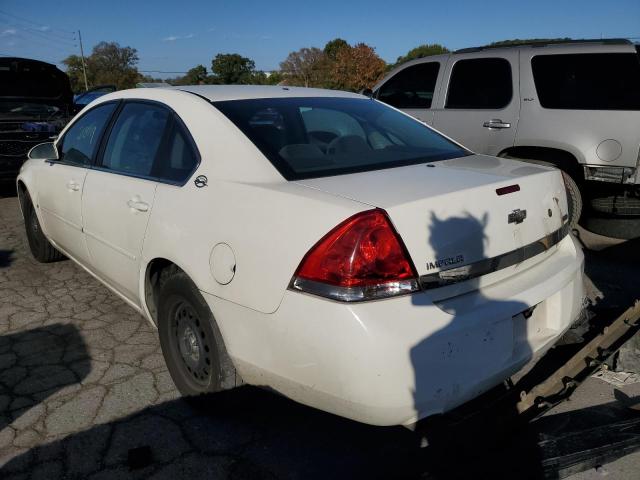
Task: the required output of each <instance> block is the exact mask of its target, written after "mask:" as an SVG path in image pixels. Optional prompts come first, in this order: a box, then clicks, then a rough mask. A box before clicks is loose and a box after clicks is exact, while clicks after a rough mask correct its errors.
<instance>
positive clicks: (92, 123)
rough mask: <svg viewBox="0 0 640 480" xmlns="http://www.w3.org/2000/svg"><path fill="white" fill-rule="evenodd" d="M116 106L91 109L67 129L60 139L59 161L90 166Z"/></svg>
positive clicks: (107, 105) (101, 106)
mask: <svg viewBox="0 0 640 480" xmlns="http://www.w3.org/2000/svg"><path fill="white" fill-rule="evenodd" d="M116 105H117V104H116V103H107V104H104V105H100V106H98V107H96V108H93V109H91V111H89V112H87V113H86V114H85V115H83V116H82V117H81V118H80V119H79V120H78V121H77V122H75V123H74V124H73V125H72V126H71V127H69V130H67V131H66V133H65V134H64V137H63V138H62V147H61V148H60V160H61V161H63V162H65V163H70V164H72V165H79V166H89V165H91V163H92V161H93V156H94V154H95V153H96V148H97V147H98V143H99V142H100V137H101V136H102V132H103V131H104V128H105V126H106V125H107V122H108V121H109V118H111V114H112V113H113V111H114V110H115V108H116Z"/></svg>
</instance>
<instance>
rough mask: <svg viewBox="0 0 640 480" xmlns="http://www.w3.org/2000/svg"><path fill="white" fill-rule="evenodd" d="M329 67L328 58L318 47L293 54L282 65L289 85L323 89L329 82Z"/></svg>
mask: <svg viewBox="0 0 640 480" xmlns="http://www.w3.org/2000/svg"><path fill="white" fill-rule="evenodd" d="M327 67H328V63H327V56H326V55H325V53H324V52H323V51H322V50H320V49H319V48H316V47H311V48H301V49H300V50H298V51H296V52H291V53H290V54H289V55H288V56H287V58H286V59H285V60H284V61H283V62H282V63H280V70H281V71H282V73H283V74H284V75H285V80H286V82H287V84H288V85H298V86H303V87H323V86H324V85H325V83H326V80H327V74H328V68H327Z"/></svg>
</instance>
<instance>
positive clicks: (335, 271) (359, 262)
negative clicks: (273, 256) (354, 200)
mask: <svg viewBox="0 0 640 480" xmlns="http://www.w3.org/2000/svg"><path fill="white" fill-rule="evenodd" d="M291 288H292V289H294V290H300V291H303V292H307V293H312V294H315V295H320V296H323V297H328V298H331V299H334V300H340V301H345V302H353V301H361V300H373V299H378V298H384V297H389V296H393V295H402V294H405V293H410V292H414V291H416V290H418V277H417V274H416V270H415V267H414V266H413V264H412V263H411V259H410V258H409V255H408V254H407V250H406V248H405V246H404V245H403V243H402V240H401V239H400V237H399V236H398V233H397V232H396V231H395V229H394V228H393V226H392V225H391V222H390V221H389V218H388V217H387V213H386V212H385V211H384V210H380V209H375V210H369V211H366V212H361V213H358V214H356V215H354V216H352V217H350V218H348V219H347V220H345V221H344V222H342V223H341V224H340V225H338V226H337V227H335V228H334V229H333V230H331V231H330V232H329V233H328V234H327V235H325V236H324V237H323V238H322V239H321V240H320V241H319V242H318V243H316V244H315V246H314V247H313V248H311V250H309V252H308V253H307V254H306V255H305V257H304V258H303V259H302V262H301V263H300V266H299V267H298V270H297V271H296V273H295V275H294V277H293V279H292V281H291Z"/></svg>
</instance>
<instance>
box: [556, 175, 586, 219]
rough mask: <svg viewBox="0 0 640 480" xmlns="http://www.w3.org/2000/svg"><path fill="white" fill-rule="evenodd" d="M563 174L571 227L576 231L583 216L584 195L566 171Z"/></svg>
mask: <svg viewBox="0 0 640 480" xmlns="http://www.w3.org/2000/svg"><path fill="white" fill-rule="evenodd" d="M560 171H561V172H562V179H563V180H564V188H565V191H566V192H567V204H568V207H569V212H568V213H569V227H570V228H572V229H574V228H576V227H577V226H578V222H579V221H580V217H581V216H582V194H581V193H580V188H579V187H578V184H577V183H576V181H575V180H574V179H573V177H572V176H571V175H569V174H568V173H567V172H565V171H564V170H560Z"/></svg>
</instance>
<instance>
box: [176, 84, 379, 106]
mask: <svg viewBox="0 0 640 480" xmlns="http://www.w3.org/2000/svg"><path fill="white" fill-rule="evenodd" d="M171 89H172V90H182V91H184V92H191V93H195V94H196V95H199V96H201V97H204V98H206V99H207V100H209V101H212V102H219V101H224V100H249V99H255V98H286V97H343V98H366V97H364V96H363V95H359V94H357V93H351V92H343V91H341V90H325V89H322V88H305V87H286V86H264V85H188V86H179V87H171Z"/></svg>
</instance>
